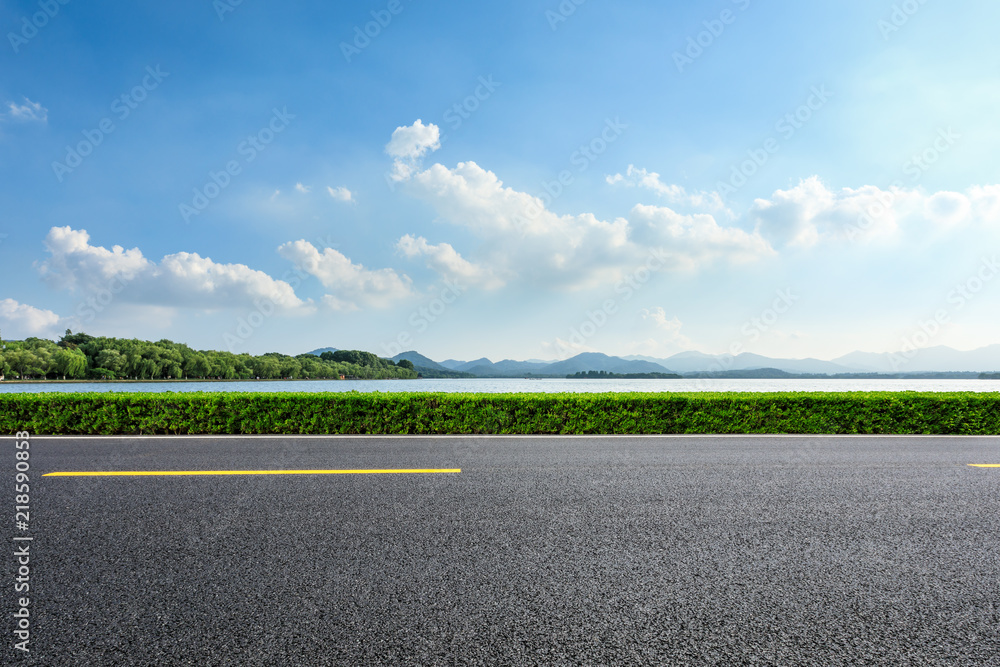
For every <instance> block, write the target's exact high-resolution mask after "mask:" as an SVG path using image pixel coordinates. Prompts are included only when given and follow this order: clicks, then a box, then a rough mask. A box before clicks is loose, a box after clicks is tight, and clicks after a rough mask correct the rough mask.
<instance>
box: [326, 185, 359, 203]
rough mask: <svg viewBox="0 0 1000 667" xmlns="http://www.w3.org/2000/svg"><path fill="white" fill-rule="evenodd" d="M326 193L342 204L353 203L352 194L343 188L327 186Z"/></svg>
mask: <svg viewBox="0 0 1000 667" xmlns="http://www.w3.org/2000/svg"><path fill="white" fill-rule="evenodd" d="M326 191H327V192H328V193H330V196H331V197H333V198H334V199H336V200H337V201H343V202H353V201H354V193H353V192H351V191H350V190H348V189H347V188H345V187H343V186H340V187H336V188H332V187H329V186H327V188H326Z"/></svg>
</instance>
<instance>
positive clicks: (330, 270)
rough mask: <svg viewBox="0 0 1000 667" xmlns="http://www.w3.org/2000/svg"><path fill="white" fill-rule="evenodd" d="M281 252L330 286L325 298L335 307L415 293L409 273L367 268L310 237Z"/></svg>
mask: <svg viewBox="0 0 1000 667" xmlns="http://www.w3.org/2000/svg"><path fill="white" fill-rule="evenodd" d="M278 253H279V254H280V255H281V256H282V257H284V258H285V259H287V260H289V261H291V262H294V263H295V264H296V266H298V267H299V268H300V269H301V270H303V271H305V272H306V273H308V274H310V275H312V276H315V277H316V278H317V279H318V280H319V281H320V282H321V283H322V284H323V286H324V287H326V288H327V289H328V290H330V294H327V295H326V296H325V297H324V298H323V301H324V303H326V304H327V305H328V306H329V307H331V308H333V309H334V310H345V311H352V310H359V309H360V308H361V307H363V306H371V307H375V308H384V307H387V306H390V305H393V304H395V303H398V302H399V301H402V300H404V299H407V298H410V297H411V296H413V288H412V281H411V280H410V278H409V277H408V276H406V275H399V274H397V273H396V272H395V271H394V270H392V269H375V270H372V269H366V268H365V267H364V266H362V265H360V264H355V263H353V262H352V261H351V260H350V259H349V258H347V257H346V256H345V255H343V254H342V253H340V252H338V251H337V250H334V249H333V248H325V249H323V250H322V251H320V250H319V249H317V248H316V247H315V246H314V245H313V244H311V243H309V242H308V241H304V240H299V241H293V242H290V243H285V244H284V245H282V246H280V247H279V248H278Z"/></svg>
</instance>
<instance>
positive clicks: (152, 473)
mask: <svg viewBox="0 0 1000 667" xmlns="http://www.w3.org/2000/svg"><path fill="white" fill-rule="evenodd" d="M459 472H462V469H461V468H415V469H373V470H130V471H124V470H121V471H120V470H115V471H107V472H87V471H85V472H49V473H45V474H44V475H42V477H151V476H160V475H174V476H186V475H400V474H418V473H419V474H433V473H459Z"/></svg>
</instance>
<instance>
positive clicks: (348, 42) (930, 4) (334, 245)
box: [0, 0, 1000, 360]
mask: <svg viewBox="0 0 1000 667" xmlns="http://www.w3.org/2000/svg"><path fill="white" fill-rule="evenodd" d="M577 2H579V0H577ZM577 2H573V1H572V0H566V1H565V2H563V3H561V4H560V3H559V2H555V1H553V2H519V1H513V2H507V3H498V4H495V5H494V4H487V3H482V4H469V5H454V4H449V5H444V6H439V5H433V4H430V3H420V2H415V1H414V0H398V2H388V1H383V2H355V3H348V4H346V5H342V4H339V3H337V4H334V3H319V2H303V3H295V5H294V6H288V4H287V3H277V2H264V1H261V0H244V1H243V2H241V3H239V4H236V2H235V0H219V1H217V2H215V3H214V4H213V3H212V2H208V1H203V2H176V3H169V4H162V3H161V4H160V5H150V4H149V3H137V4H136V5H134V6H133V5H132V4H126V3H108V2H91V3H83V2H73V1H69V2H67V3H66V4H61V3H60V2H59V1H58V0H51V1H50V2H45V1H44V0H43V1H42V2H37V1H36V2H10V1H2V2H0V17H2V19H0V27H2V31H3V34H4V37H5V38H4V40H3V44H2V45H0V72H2V74H0V285H2V289H0V329H2V334H3V336H5V337H6V338H15V339H16V338H22V337H25V336H30V335H37V336H52V337H56V336H58V335H59V334H60V333H62V331H63V330H65V329H66V328H71V329H73V330H74V331H79V330H82V331H86V332H88V333H91V334H104V335H115V336H122V337H133V336H134V337H140V338H147V339H153V340H157V339H160V338H169V339H172V340H177V341H183V342H187V343H189V344H191V345H192V346H194V347H197V348H201V349H230V350H232V351H236V352H241V351H248V352H252V353H262V352H267V351H280V352H285V353H289V354H297V353H300V352H304V351H308V350H311V349H314V348H316V347H324V346H333V347H338V348H361V349H368V350H371V351H373V352H376V353H378V354H382V355H389V354H391V353H394V352H398V351H400V350H402V349H416V350H419V351H421V352H423V353H424V354H427V355H428V356H431V357H432V358H437V359H444V358H448V357H451V358H460V359H463V358H476V357H480V356H488V357H490V358H492V359H494V360H498V359H502V358H521V359H523V358H544V359H556V358H566V357H568V356H571V355H572V354H575V353H576V352H578V351H587V350H596V351H601V352H605V353H608V354H619V355H628V354H645V355H651V356H656V357H665V356H669V355H670V354H674V353H676V352H681V351H685V350H700V351H703V352H710V353H722V352H726V351H729V350H733V349H739V350H740V351H750V352H756V353H759V354H767V355H771V356H785V357H807V356H814V357H820V358H827V359H830V358H834V357H836V356H839V355H841V354H845V353H848V352H850V351H852V350H857V349H860V350H865V351H872V352H888V351H898V350H900V349H908V348H909V347H924V346H930V345H950V346H952V347H956V348H959V349H972V348H975V347H980V346H983V345H988V344H992V343H997V342H1000V333H998V332H1000V327H998V324H1000V318H998V315H997V313H1000V309H998V308H997V306H998V303H1000V280H996V281H994V280H993V278H994V277H996V276H995V274H996V273H998V272H1000V268H997V266H996V255H997V249H998V244H997V241H998V239H1000V187H998V186H997V184H998V183H1000V163H998V162H997V161H996V159H995V155H996V154H997V149H998V147H1000V130H998V126H997V124H996V121H995V118H996V109H997V108H998V106H1000V105H998V102H1000V86H998V84H997V79H996V72H997V71H1000V46H997V45H996V40H995V39H994V38H993V34H992V32H993V27H994V26H995V25H996V24H997V22H998V19H1000V7H997V6H993V5H988V4H984V3H980V2H971V1H966V0H958V1H956V2H951V3H942V2H938V1H936V0H926V1H925V2H919V1H918V0H910V1H909V2H896V3H893V2H872V1H871V0H867V1H865V2H861V1H846V2H838V3H791V2H783V3H764V2H758V1H756V0H737V1H730V0H719V1H716V2H705V3H697V4H694V3H654V2H630V3H615V4H614V5H611V4H609V3H599V2H596V0H588V1H585V2H580V3H579V4H577ZM366 31H367V33H368V34H367V35H366V34H365V32H366Z"/></svg>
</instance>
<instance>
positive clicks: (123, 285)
mask: <svg viewBox="0 0 1000 667" xmlns="http://www.w3.org/2000/svg"><path fill="white" fill-rule="evenodd" d="M45 247H46V248H47V249H48V251H49V253H50V255H51V256H50V257H49V259H47V260H45V261H44V262H42V263H41V264H40V265H39V270H40V272H41V274H42V277H43V279H44V280H45V281H46V282H48V283H49V284H50V285H52V286H55V287H59V288H68V289H71V290H80V291H83V292H85V293H96V292H104V291H106V290H109V289H114V290H115V292H116V295H117V296H116V298H117V299H120V300H121V301H122V302H128V303H138V304H143V305H156V306H170V307H176V308H199V309H206V310H215V309H222V308H254V307H256V303H257V302H260V301H262V300H269V301H270V302H272V303H273V304H274V306H276V307H277V308H278V309H279V310H281V311H282V312H285V313H289V314H291V313H305V312H311V311H312V310H313V308H312V304H311V303H309V302H304V301H302V300H301V299H299V298H298V297H297V296H296V295H295V292H294V290H293V289H292V286H291V285H289V284H288V283H287V282H284V281H281V280H275V279H274V278H271V277H270V276H269V275H267V274H266V273H264V272H263V271H256V270H254V269H251V268H249V267H247V266H245V265H243V264H219V263H216V262H213V261H212V260H211V259H210V258H208V257H201V256H200V255H198V254H196V253H189V252H179V253H174V254H171V255H167V256H165V257H164V258H163V259H162V260H160V262H159V263H156V262H151V261H150V260H148V259H146V258H145V257H143V254H142V252H141V251H140V250H139V249H138V248H132V249H131V250H124V249H123V248H122V247H121V246H117V245H116V246H113V247H112V248H111V250H108V249H107V248H104V247H101V246H93V245H90V235H89V234H88V233H87V232H86V231H85V230H74V229H72V228H70V227H68V226H67V227H53V228H52V229H50V230H49V233H48V235H47V236H46V237H45Z"/></svg>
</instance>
